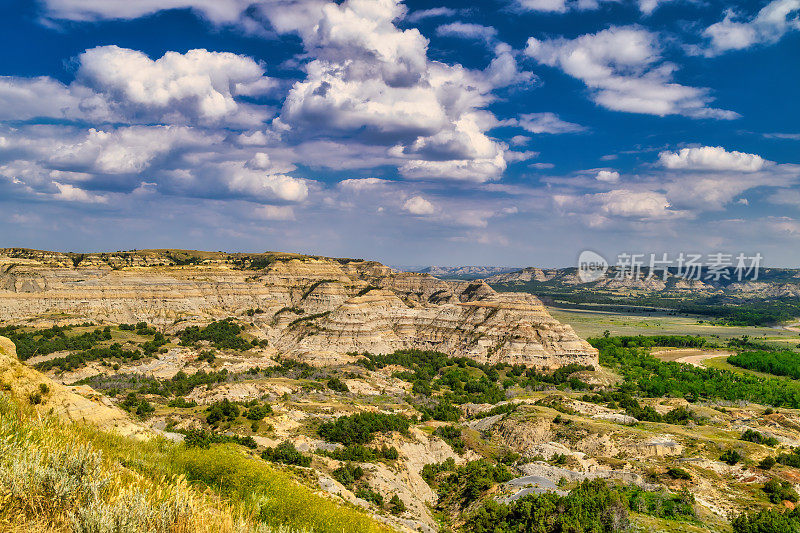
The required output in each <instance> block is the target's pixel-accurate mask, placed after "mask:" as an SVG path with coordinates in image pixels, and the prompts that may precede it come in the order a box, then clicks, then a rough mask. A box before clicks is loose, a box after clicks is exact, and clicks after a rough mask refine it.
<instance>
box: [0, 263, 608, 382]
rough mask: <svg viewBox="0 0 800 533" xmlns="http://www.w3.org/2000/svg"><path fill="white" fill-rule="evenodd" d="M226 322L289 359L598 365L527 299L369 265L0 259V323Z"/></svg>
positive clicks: (167, 327) (172, 325) (585, 347)
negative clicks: (428, 357) (248, 327)
mask: <svg viewBox="0 0 800 533" xmlns="http://www.w3.org/2000/svg"><path fill="white" fill-rule="evenodd" d="M229 316H234V317H237V318H241V319H245V320H246V321H248V322H251V323H252V324H253V326H254V327H255V330H254V331H255V332H256V333H257V334H258V335H259V336H261V337H263V338H264V339H266V340H268V341H269V343H270V345H271V346H273V347H275V348H277V349H278V350H279V351H281V352H283V353H286V354H288V355H293V356H299V357H303V358H306V359H308V360H309V361H318V362H324V363H330V362H331V361H334V360H341V359H343V358H346V357H347V354H348V353H352V352H362V351H369V352H373V353H387V352H391V351H394V350H397V349H406V348H417V349H435V350H440V351H443V352H446V353H448V354H451V355H461V356H467V357H471V358H474V359H476V360H478V361H484V362H491V363H496V362H508V363H512V364H516V363H523V364H526V365H533V366H537V367H540V368H555V367H559V366H563V365H565V364H569V363H578V364H583V365H592V366H597V352H596V350H594V348H592V347H591V346H590V345H589V344H588V343H586V342H585V341H584V340H582V339H580V338H579V337H578V336H577V335H576V334H575V333H574V332H573V330H572V328H571V327H570V326H567V325H564V324H561V323H559V322H558V321H556V320H555V319H553V318H552V317H551V316H550V315H549V314H548V312H547V310H546V309H545V307H544V306H543V305H542V303H541V302H540V301H539V300H538V299H537V298H535V297H533V296H531V295H527V294H522V293H497V292H495V291H494V290H493V289H491V288H490V287H489V286H488V285H486V284H485V283H483V282H481V281H476V282H454V281H443V280H440V279H437V278H435V277H433V276H430V275H428V274H418V273H409V272H396V271H394V270H392V269H390V268H388V267H386V266H384V265H381V264H380V263H377V262H373V261H363V260H351V259H330V258H323V257H311V256H299V255H293V254H278V253H271V254H257V255H252V254H225V253H222V252H190V251H174V250H149V251H136V252H117V253H109V254H65V253H56V252H39V251H33V250H22V249H6V250H0V320H3V321H11V322H14V323H37V324H49V323H69V322H76V321H83V320H92V321H95V322H98V321H100V322H106V323H114V324H118V323H131V322H138V321H147V322H148V323H151V324H155V325H156V326H158V327H160V328H161V329H162V330H163V331H165V332H167V333H173V332H175V331H177V330H180V329H182V328H184V327H186V325H188V324H192V323H202V322H208V321H210V320H212V319H220V318H225V317H229Z"/></svg>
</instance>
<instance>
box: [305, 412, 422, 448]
mask: <svg viewBox="0 0 800 533" xmlns="http://www.w3.org/2000/svg"><path fill="white" fill-rule="evenodd" d="M410 425H411V420H409V419H408V418H406V417H405V416H402V415H394V414H385V413H357V414H354V415H349V416H342V417H339V418H337V419H336V421H334V422H326V423H324V424H322V425H321V426H320V427H319V429H318V430H317V433H319V436H320V437H322V438H323V439H325V440H327V441H329V442H340V443H342V444H344V445H345V446H347V445H350V444H366V443H368V442H369V441H371V440H372V437H373V436H374V435H375V434H376V433H388V432H390V431H399V432H400V433H403V434H407V433H408V428H409V426H410Z"/></svg>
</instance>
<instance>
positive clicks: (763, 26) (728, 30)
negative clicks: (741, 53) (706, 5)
mask: <svg viewBox="0 0 800 533" xmlns="http://www.w3.org/2000/svg"><path fill="white" fill-rule="evenodd" d="M795 30H800V0H773V1H772V2H770V3H769V4H767V5H766V6H765V7H764V8H762V9H761V11H759V12H758V14H757V15H756V16H755V17H753V18H752V19H750V20H744V18H743V17H740V16H737V15H736V13H735V12H734V11H733V10H728V11H727V13H726V14H725V18H724V19H723V20H721V21H720V22H717V23H715V24H712V25H711V26H709V27H708V28H706V29H705V31H704V32H703V36H704V37H706V38H707V39H708V46H707V47H706V49H705V50H703V53H704V54H705V55H707V56H716V55H719V54H722V53H724V52H727V51H729V50H742V49H745V48H750V47H751V46H754V45H757V44H772V43H776V42H778V40H780V39H781V37H783V36H784V35H785V34H786V33H788V32H790V31H795Z"/></svg>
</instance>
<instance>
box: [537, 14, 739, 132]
mask: <svg viewBox="0 0 800 533" xmlns="http://www.w3.org/2000/svg"><path fill="white" fill-rule="evenodd" d="M525 53H526V54H528V55H529V56H531V57H533V58H534V59H536V60H537V61H538V62H540V63H542V64H544V65H549V66H552V67H558V68H560V69H561V70H563V71H564V72H565V73H567V74H569V75H570V76H572V77H574V78H577V79H579V80H581V81H583V82H584V83H585V84H586V86H587V87H589V89H591V91H592V97H593V99H594V101H595V103H597V104H598V105H600V106H602V107H605V108H607V109H611V110H614V111H627V112H629V113H643V114H649V115H658V116H666V115H685V116H689V117H693V118H715V119H733V118H736V117H738V115H737V114H736V113H734V112H733V111H726V110H722V109H715V108H712V107H709V105H708V104H709V103H710V102H711V100H712V98H711V97H710V96H709V95H708V89H704V88H697V87H687V86H685V85H680V84H678V83H675V82H674V81H673V73H674V71H675V70H676V68H677V67H676V66H675V65H673V64H671V63H668V62H665V61H663V60H662V58H661V55H660V51H659V42H658V38H657V36H656V35H655V34H653V33H651V32H649V31H647V30H644V29H641V28H638V27H612V28H609V29H607V30H602V31H599V32H597V33H594V34H586V35H582V36H580V37H578V38H576V39H571V40H570V39H564V38H558V39H549V40H544V41H542V40H538V39H535V38H533V37H531V38H530V39H528V45H527V48H526V49H525Z"/></svg>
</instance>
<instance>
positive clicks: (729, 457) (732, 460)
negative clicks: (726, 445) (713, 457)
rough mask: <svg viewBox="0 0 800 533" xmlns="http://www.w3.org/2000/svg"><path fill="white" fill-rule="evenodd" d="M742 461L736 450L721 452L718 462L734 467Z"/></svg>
mask: <svg viewBox="0 0 800 533" xmlns="http://www.w3.org/2000/svg"><path fill="white" fill-rule="evenodd" d="M742 459H744V457H742V454H740V453H739V452H737V451H736V450H727V451H725V452H723V453H722V455H720V456H719V460H720V461H722V462H723V463H728V464H729V465H731V466H733V465H735V464H736V463H738V462H739V461H741V460H742Z"/></svg>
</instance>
